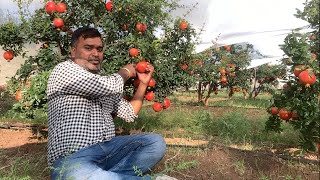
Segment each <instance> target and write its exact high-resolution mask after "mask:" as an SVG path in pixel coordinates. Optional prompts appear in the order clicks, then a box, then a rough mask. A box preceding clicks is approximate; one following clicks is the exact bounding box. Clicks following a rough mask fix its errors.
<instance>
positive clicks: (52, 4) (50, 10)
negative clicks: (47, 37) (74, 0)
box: [46, 1, 56, 14]
mask: <svg viewBox="0 0 320 180" xmlns="http://www.w3.org/2000/svg"><path fill="white" fill-rule="evenodd" d="M55 10H56V3H55V2H53V1H48V2H47V4H46V12H47V13H48V14H52V13H53V12H54V11H55Z"/></svg>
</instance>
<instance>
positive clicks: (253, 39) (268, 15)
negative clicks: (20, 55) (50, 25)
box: [0, 0, 307, 56]
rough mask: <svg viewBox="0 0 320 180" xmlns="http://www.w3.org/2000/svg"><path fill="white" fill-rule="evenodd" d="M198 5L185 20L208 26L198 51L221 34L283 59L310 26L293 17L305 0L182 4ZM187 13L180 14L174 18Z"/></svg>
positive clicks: (3, 3)
mask: <svg viewBox="0 0 320 180" xmlns="http://www.w3.org/2000/svg"><path fill="white" fill-rule="evenodd" d="M35 1H36V3H34V4H32V8H33V9H34V8H37V7H42V5H41V4H40V3H39V2H40V1H41V0H35ZM197 2H198V5H197V6H196V8H194V9H193V10H192V12H191V14H189V15H188V16H187V17H186V19H187V20H188V21H190V23H191V24H192V25H193V26H195V27H196V28H201V27H202V26H203V24H205V26H204V30H205V32H204V33H203V34H202V35H201V39H202V42H203V43H202V45H200V46H199V47H198V48H197V51H200V50H201V49H204V48H206V47H208V46H210V45H212V43H211V42H212V40H214V39H216V37H217V36H218V35H219V34H220V38H219V39H218V43H221V44H227V43H236V42H249V43H252V44H254V46H255V48H257V49H258V50H260V51H261V52H262V53H263V54H265V55H271V56H281V55H282V54H283V52H282V51H281V50H280V49H279V44H282V43H283V40H284V38H285V36H286V33H288V32H290V29H294V28H298V27H302V26H305V25H307V22H305V21H302V20H300V19H298V18H296V17H294V15H293V14H295V13H296V8H299V9H301V10H302V9H303V3H304V2H305V0H181V3H183V4H186V5H189V6H191V5H192V4H195V3H197ZM0 7H1V8H2V9H9V10H11V11H16V10H17V7H16V5H15V4H14V3H13V2H12V0H0ZM184 13H185V11H183V12H182V11H177V12H175V13H174V15H182V14H184ZM266 31H269V33H265V32H266ZM263 32H264V33H263ZM253 33H254V34H253ZM280 34H283V35H280Z"/></svg>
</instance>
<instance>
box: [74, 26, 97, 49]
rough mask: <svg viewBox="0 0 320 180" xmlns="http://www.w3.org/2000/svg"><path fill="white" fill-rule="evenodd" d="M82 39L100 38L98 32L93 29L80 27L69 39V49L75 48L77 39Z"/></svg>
mask: <svg viewBox="0 0 320 180" xmlns="http://www.w3.org/2000/svg"><path fill="white" fill-rule="evenodd" d="M80 37H83V39H87V38H95V37H99V38H101V34H100V32H99V31H98V30H97V29H95V28H91V27H81V28H78V29H77V30H75V31H74V32H73V34H72V37H71V47H75V46H76V44H77V42H78V40H79V38H80Z"/></svg>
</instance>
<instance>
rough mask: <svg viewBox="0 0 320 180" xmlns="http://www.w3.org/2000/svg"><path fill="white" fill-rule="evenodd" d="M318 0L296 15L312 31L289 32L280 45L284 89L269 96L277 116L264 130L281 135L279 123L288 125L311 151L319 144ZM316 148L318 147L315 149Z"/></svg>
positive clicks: (272, 117)
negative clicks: (288, 69)
mask: <svg viewBox="0 0 320 180" xmlns="http://www.w3.org/2000/svg"><path fill="white" fill-rule="evenodd" d="M318 14H319V1H317V0H312V1H307V2H306V3H305V7H304V10H303V11H300V10H298V11H297V14H296V16H297V17H299V18H301V19H303V20H306V21H308V22H309V23H310V26H311V27H312V28H314V31H312V32H309V33H300V32H293V33H291V34H289V35H288V36H287V37H286V38H285V41H284V45H282V50H283V51H284V52H285V54H286V55H287V56H288V57H289V58H286V59H285V60H284V61H283V63H284V65H286V66H290V67H291V72H290V74H293V75H292V76H290V77H289V81H288V83H287V84H286V87H285V88H284V89H283V90H282V91H281V92H278V93H275V94H274V95H273V99H272V102H273V103H272V105H271V106H272V107H277V108H278V109H280V111H279V114H278V115H271V116H270V117H269V120H268V121H267V122H266V129H268V130H273V131H277V132H281V130H282V128H281V123H282V122H288V123H290V124H291V125H292V126H293V127H294V128H295V129H296V130H297V131H298V132H297V133H300V137H301V141H300V144H301V147H303V148H304V149H305V150H312V151H315V150H316V149H317V144H319V143H320V137H319V132H320V131H319V127H320V118H319V117H320V105H319V104H320V83H319V75H320V69H319V67H320V64H319V52H320V49H319V42H320V41H319V25H320V23H319V17H318ZM318 148H319V147H318Z"/></svg>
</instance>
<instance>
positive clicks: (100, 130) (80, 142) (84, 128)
mask: <svg viewBox="0 0 320 180" xmlns="http://www.w3.org/2000/svg"><path fill="white" fill-rule="evenodd" d="M123 87H124V81H123V79H122V77H121V76H120V75H119V74H116V73H115V74H112V75H110V76H101V75H98V74H93V73H90V72H89V71H87V70H85V69H84V68H82V67H81V66H79V65H77V64H76V63H74V62H73V61H71V60H68V61H65V62H62V63H60V64H58V65H57V66H56V67H55V68H54V69H53V71H52V73H51V75H50V77H49V80H48V86H47V93H48V126H49V127H48V131H49V135H48V164H49V166H50V165H52V163H53V162H54V161H55V160H56V159H58V158H61V157H64V156H66V155H67V154H70V153H73V152H75V151H77V150H79V149H81V148H84V147H87V146H89V145H92V144H95V143H98V142H102V141H108V140H110V139H111V138H113V137H114V136H115V127H114V123H113V118H112V115H111V113H116V114H117V116H118V117H120V118H122V119H124V120H125V121H127V122H132V121H134V119H135V118H137V115H135V114H134V110H133V107H132V106H131V104H130V103H129V102H128V101H127V100H125V99H123V98H122V92H123Z"/></svg>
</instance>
